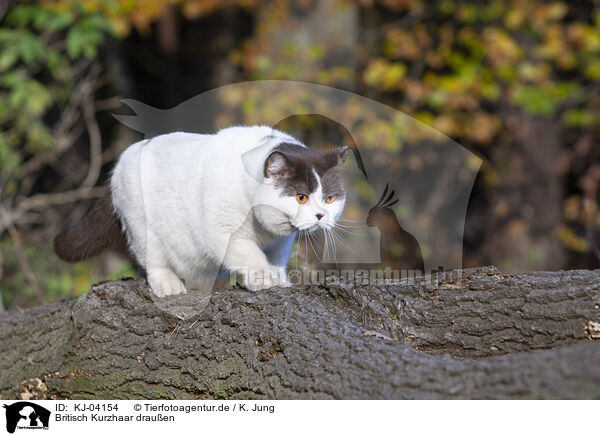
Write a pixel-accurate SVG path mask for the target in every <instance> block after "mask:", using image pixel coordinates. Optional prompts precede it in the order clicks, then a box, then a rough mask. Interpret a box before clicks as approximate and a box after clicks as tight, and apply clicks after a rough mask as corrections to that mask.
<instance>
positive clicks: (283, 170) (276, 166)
mask: <svg viewBox="0 0 600 436" xmlns="http://www.w3.org/2000/svg"><path fill="white" fill-rule="evenodd" d="M293 175H294V168H293V167H292V166H291V165H290V162H289V161H288V159H287V157H285V155H284V154H283V153H280V152H279V151H274V152H273V153H271V154H270V155H269V157H267V159H266V160H265V169H264V176H265V177H266V178H271V177H273V178H275V179H289V178H290V177H292V176H293Z"/></svg>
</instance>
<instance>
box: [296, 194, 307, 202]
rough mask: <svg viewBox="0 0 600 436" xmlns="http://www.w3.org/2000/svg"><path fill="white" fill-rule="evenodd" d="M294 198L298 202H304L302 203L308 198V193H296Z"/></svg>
mask: <svg viewBox="0 0 600 436" xmlns="http://www.w3.org/2000/svg"><path fill="white" fill-rule="evenodd" d="M296 200H297V201H298V203H300V204H304V203H306V200H308V195H306V194H298V195H296Z"/></svg>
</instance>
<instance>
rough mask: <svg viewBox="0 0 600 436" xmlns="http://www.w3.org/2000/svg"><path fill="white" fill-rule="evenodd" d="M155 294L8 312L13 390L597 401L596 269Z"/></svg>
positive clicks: (98, 295) (6, 352)
mask: <svg viewBox="0 0 600 436" xmlns="http://www.w3.org/2000/svg"><path fill="white" fill-rule="evenodd" d="M437 280H438V282H437V284H435V285H434V284H431V283H429V284H425V283H421V282H416V283H413V284H410V285H409V284H406V283H404V284H395V285H394V284H386V285H381V286H364V285H360V284H356V283H353V284H350V283H345V284H344V283H342V284H327V285H319V286H316V285H315V286H309V287H303V288H285V289H284V288H272V289H269V290H266V291H261V292H257V293H251V292H248V291H245V290H243V289H233V290H218V291H214V292H213V293H212V294H211V295H204V294H199V293H193V292H192V293H188V294H185V295H179V296H172V297H167V298H164V299H160V298H157V297H155V296H154V295H153V294H152V293H151V292H150V290H149V289H148V287H147V285H146V283H145V281H143V280H132V279H128V280H127V279H126V280H120V281H112V282H105V283H100V284H98V285H95V286H94V287H93V288H92V289H91V290H90V292H88V293H87V294H86V295H84V296H82V297H80V298H78V299H75V300H68V301H62V302H59V303H55V304H51V305H48V306H41V307H37V308H34V309H29V310H25V311H24V312H18V311H11V312H5V313H3V314H0V350H1V357H0V394H1V395H2V399H16V398H19V399H20V398H73V399H75V398H77V399H83V398H89V399H141V398H149V399H150V398H154V399H176V398H177V399H196V398H223V399H233V398H257V399H261V398H262V399H287V398H302V399H303V398H322V399H334V398H338V399H342V398H343V399H384V398H385V399H391V398H393V399H412V398H534V399H537V398H596V399H600V341H598V340H597V339H598V338H599V337H600V332H598V331H597V330H595V329H596V328H597V327H595V326H598V325H599V324H598V322H600V271H566V272H533V273H527V274H519V275H515V276H508V275H504V274H501V273H500V272H498V271H497V270H496V269H494V268H478V269H473V270H464V271H462V272H460V273H457V272H454V273H445V274H439V276H438V277H437Z"/></svg>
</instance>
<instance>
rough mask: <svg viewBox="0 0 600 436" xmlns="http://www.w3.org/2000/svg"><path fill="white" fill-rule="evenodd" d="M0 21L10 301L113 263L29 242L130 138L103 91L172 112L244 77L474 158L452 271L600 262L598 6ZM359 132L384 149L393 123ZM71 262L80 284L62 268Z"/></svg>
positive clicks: (240, 3)
mask: <svg viewBox="0 0 600 436" xmlns="http://www.w3.org/2000/svg"><path fill="white" fill-rule="evenodd" d="M0 17H2V27H1V28H0V125H1V126H2V128H1V129H0V184H1V185H2V187H1V193H0V200H1V204H0V206H1V208H2V209H1V211H2V215H3V217H4V219H3V221H1V222H2V223H3V224H2V227H1V232H3V233H1V235H2V237H3V239H2V258H3V263H1V261H0V271H2V272H1V273H0V274H2V275H0V289H1V290H2V291H3V292H5V293H7V295H9V296H6V295H5V296H4V298H5V301H8V303H9V304H31V303H32V302H35V301H40V298H41V297H40V294H41V293H43V292H44V290H45V289H48V287H49V285H48V282H49V281H51V280H54V282H52V283H58V284H54V285H53V286H54V288H56V289H60V288H61V286H62V288H68V289H65V291H66V292H63V293H61V291H59V290H57V291H56V292H57V295H70V294H69V292H70V293H71V294H77V293H80V292H83V291H85V290H86V289H87V286H88V285H89V283H90V282H91V281H93V280H97V279H98V277H99V276H102V275H105V274H106V273H107V272H109V271H115V270H119V271H124V269H123V268H125V270H127V268H128V267H125V266H123V265H124V264H122V263H118V262H117V263H114V262H113V264H112V266H111V267H108V266H106V265H105V264H102V266H98V264H89V265H95V266H93V267H90V268H88V269H87V270H86V271H85V272H81V271H75V270H74V269H73V268H75V267H67V266H63V265H62V264H60V263H59V262H58V261H56V262H55V263H54V262H50V261H49V260H48V258H47V257H46V256H43V257H44V259H43V261H44V262H46V263H48V262H50V263H51V264H52V265H53V266H52V267H45V266H41V265H40V264H39V263H40V262H39V261H40V260H41V259H36V255H35V253H36V252H38V251H36V250H38V248H32V247H45V248H39V250H45V251H44V252H48V249H47V247H49V245H48V243H49V242H48V241H50V239H51V237H52V236H53V234H54V233H55V232H56V231H57V229H58V228H60V227H61V226H64V225H65V224H66V222H73V221H75V220H76V219H77V218H78V217H80V216H81V214H82V213H84V211H85V208H86V207H88V206H89V202H85V201H84V202H82V201H83V200H85V199H88V198H93V197H94V196H97V195H98V193H99V190H97V186H99V184H101V182H102V181H104V180H106V175H107V172H108V171H109V170H110V168H111V165H112V164H113V162H114V159H115V158H116V156H118V154H119V152H120V151H121V150H122V149H123V147H125V146H126V145H127V144H128V143H129V142H131V141H132V140H133V139H132V138H134V136H132V134H131V132H129V131H127V129H124V128H123V127H122V126H119V125H118V124H117V123H116V121H115V120H114V119H112V118H111V117H110V116H109V114H108V113H107V112H106V111H107V110H113V111H114V110H115V109H117V108H118V107H119V103H118V97H123V98H134V99H137V100H140V101H143V102H146V103H148V104H151V105H154V106H158V107H171V106H174V105H176V104H179V103H181V102H182V101H184V100H186V99H188V98H190V97H193V96H195V95H197V94H198V93H200V92H203V91H206V90H208V89H211V88H215V87H217V86H221V85H225V84H228V83H235V82H240V81H244V80H259V79H285V80H299V81H306V82H313V83H319V84H323V85H328V86H332V87H337V88H341V89H345V90H348V91H352V92H354V93H357V94H359V95H363V96H366V97H369V98H372V99H374V100H376V101H378V102H381V103H385V104H387V105H389V106H391V107H393V108H395V109H397V110H400V111H402V112H404V113H406V114H409V115H411V116H412V117H415V118H416V119H418V120H420V121H422V122H423V123H425V124H427V125H429V126H431V127H432V128H434V129H436V130H438V131H439V132H441V133H443V134H445V135H447V136H448V137H450V138H452V139H454V140H455V141H457V142H458V143H460V144H461V145H463V146H464V147H466V148H468V149H469V150H471V151H472V152H474V153H476V154H477V155H479V156H480V157H482V158H483V160H484V164H483V167H482V169H481V171H480V174H479V176H478V178H477V181H476V185H475V188H474V191H473V194H472V198H471V203H470V207H469V213H468V218H467V224H466V228H465V240H464V244H465V250H464V264H465V266H473V265H482V264H494V265H496V266H497V267H499V268H501V269H503V270H506V271H522V270H531V269H560V268H597V267H598V265H599V263H600V248H599V246H600V211H599V210H598V202H599V198H600V197H599V195H600V194H599V187H600V146H599V141H600V5H599V4H598V3H597V2H595V1H592V0H586V1H584V0H576V1H572V2H561V1H541V0H513V1H471V2H462V1H453V0H436V1H424V0H422V1H419V0H379V1H376V0H301V1H289V0H272V1H271V0H268V1H260V2H259V1H256V0H237V1H235V0H228V1H217V0H157V1H151V0H140V1H135V0H83V1H78V2H76V1H73V0H40V1H36V2H34V1H29V2H16V1H8V3H6V5H5V6H4V7H0ZM239 104H240V105H241V106H243V108H244V110H245V113H246V115H247V117H246V119H247V121H248V122H257V121H260V119H261V118H262V117H263V116H264V117H267V116H268V111H269V108H268V107H263V106H261V105H260V101H254V102H251V101H245V102H244V101H243V102H239ZM352 110H353V108H352V107H348V108H347V111H346V113H348V114H349V115H348V116H351V113H352ZM371 129H372V131H371V132H370V133H369V132H366V133H365V134H376V135H377V138H378V139H379V140H380V141H381V146H382V147H383V148H385V149H387V150H389V151H390V152H393V151H394V150H395V147H397V145H398V132H397V131H395V130H394V127H393V126H392V125H390V124H389V123H386V122H384V121H382V122H378V123H376V122H374V123H373V125H372V126H371ZM355 139H357V138H355ZM358 139H360V138H358ZM65 217H66V221H65ZM48 256H50V257H51V255H50V254H48ZM105 263H106V262H105ZM2 266H3V267H2ZM65 268H70V269H65ZM79 268H80V269H81V267H79ZM90 271H95V272H90ZM127 271H128V270H127ZM81 274H83V275H84V279H83V280H81V281H80V283H79V285H77V286H76V285H74V284H73V283H71V281H68V280H67V279H65V277H79V276H81ZM58 276H60V277H63V282H61V281H60V280H58V279H57V277H58ZM57 280H58V281H57ZM69 280H70V279H69ZM61 283H62V284H61ZM50 287H51V286H50ZM54 288H53V289H54ZM17 289H19V290H20V292H22V294H18V293H17V292H16V290H17ZM22 289H28V290H27V291H22ZM19 295H27V296H28V297H26V298H25V297H20V296H19ZM36 295H37V297H36ZM49 298H51V299H52V298H57V296H56V295H54V296H51V297H49Z"/></svg>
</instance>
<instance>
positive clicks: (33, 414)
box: [3, 401, 50, 433]
mask: <svg viewBox="0 0 600 436" xmlns="http://www.w3.org/2000/svg"><path fill="white" fill-rule="evenodd" d="M3 407H4V408H5V409H6V431H8V432H9V433H14V432H15V430H16V429H17V428H19V429H44V430H46V429H48V423H49V422H50V411H49V410H48V409H45V408H44V407H42V406H39V405H37V404H34V403H30V402H29V401H19V402H17V403H13V404H10V405H6V404H4V405H3Z"/></svg>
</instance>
